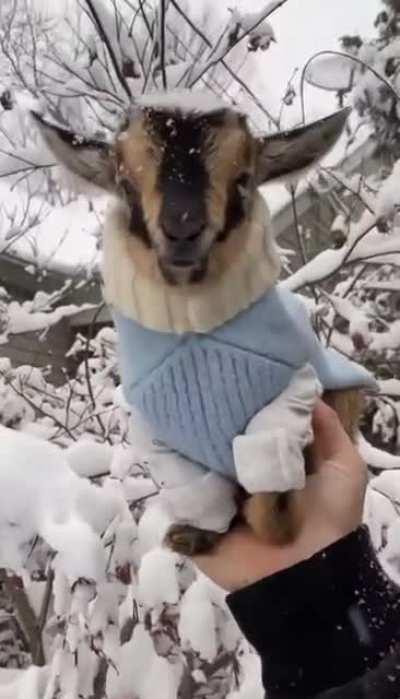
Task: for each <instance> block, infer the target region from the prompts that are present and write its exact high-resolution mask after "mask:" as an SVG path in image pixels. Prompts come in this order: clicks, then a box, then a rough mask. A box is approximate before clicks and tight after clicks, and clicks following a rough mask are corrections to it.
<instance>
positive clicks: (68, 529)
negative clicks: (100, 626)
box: [0, 427, 110, 580]
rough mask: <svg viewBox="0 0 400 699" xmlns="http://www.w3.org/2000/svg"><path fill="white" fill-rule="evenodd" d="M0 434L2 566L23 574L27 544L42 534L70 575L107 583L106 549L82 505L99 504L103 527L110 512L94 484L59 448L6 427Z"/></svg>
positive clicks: (0, 540)
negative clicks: (77, 471)
mask: <svg viewBox="0 0 400 699" xmlns="http://www.w3.org/2000/svg"><path fill="white" fill-rule="evenodd" d="M0 434H1V439H0V481H1V484H2V487H1V490H0V532H1V538H0V566H2V567H6V568H11V569H13V570H16V571H19V570H21V567H22V565H23V560H24V551H25V548H26V546H27V545H29V542H30V541H32V540H33V539H34V538H35V536H37V535H40V536H42V537H43V539H44V540H45V541H47V543H48V544H49V545H50V546H51V547H53V548H54V550H55V551H57V552H58V559H57V565H59V566H60V569H61V570H63V572H64V573H65V575H67V576H70V577H72V579H76V578H87V579H93V580H99V579H102V577H103V576H104V572H105V557H104V552H103V548H102V546H101V542H100V539H99V536H98V534H97V532H96V531H95V530H94V528H93V524H92V522H91V521H85V519H84V516H85V515H84V510H85V508H84V507H83V505H84V504H85V502H93V504H95V505H96V506H97V511H96V513H95V516H94V514H93V515H92V518H93V519H94V520H97V525H98V526H99V520H102V521H101V526H102V527H103V528H105V523H106V521H107V517H108V516H109V514H110V513H109V511H108V507H107V506H105V503H104V502H102V500H101V497H99V494H98V493H97V492H96V490H95V488H94V486H91V485H90V484H88V483H87V482H86V481H83V480H81V479H80V478H78V476H76V475H75V474H74V473H73V472H72V470H71V469H70V468H69V466H68V464H67V462H66V461H65V459H64V456H63V454H62V451H61V450H60V449H59V448H57V447H55V446H54V445H52V444H49V443H48V442H42V441H40V440H38V439H36V438H34V437H31V436H29V435H27V434H23V433H18V432H15V431H13V430H9V429H7V428H4V427H0ZM82 554H83V555H82Z"/></svg>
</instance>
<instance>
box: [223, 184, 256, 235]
mask: <svg viewBox="0 0 400 699" xmlns="http://www.w3.org/2000/svg"><path fill="white" fill-rule="evenodd" d="M248 183H249V177H248V176H247V175H242V176H241V177H240V178H239V179H238V180H236V182H234V184H233V185H232V187H231V191H230V192H229V197H228V204H227V207H226V216H225V226H224V228H223V230H222V231H221V232H220V234H219V235H218V242H220V243H222V242H224V240H226V239H227V238H228V236H229V234H230V233H231V232H232V231H233V230H234V229H235V228H237V226H239V225H240V223H242V221H243V219H244V217H245V216H246V206H245V193H243V191H242V190H243V188H245V187H246V186H247V185H248Z"/></svg>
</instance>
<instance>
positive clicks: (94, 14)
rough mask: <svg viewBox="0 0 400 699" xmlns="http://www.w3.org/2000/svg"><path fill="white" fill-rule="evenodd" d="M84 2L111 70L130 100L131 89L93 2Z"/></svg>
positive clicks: (91, 0) (89, 0) (90, 0)
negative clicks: (112, 69)
mask: <svg viewBox="0 0 400 699" xmlns="http://www.w3.org/2000/svg"><path fill="white" fill-rule="evenodd" d="M85 2H86V4H87V6H88V7H89V9H90V12H91V15H92V17H93V21H94V24H95V26H96V28H97V31H98V32H99V35H100V37H101V39H102V40H103V41H104V44H105V45H106V47H107V51H108V53H109V56H110V59H111V63H112V65H113V68H114V70H115V73H116V75H117V78H118V80H119V82H120V84H121V85H122V87H123V89H124V90H125V92H126V94H127V95H128V97H129V98H130V99H132V92H131V88H130V87H129V85H128V82H127V80H126V78H125V76H124V75H123V73H122V71H121V68H120V65H119V63H118V59H117V57H116V55H115V52H114V49H113V47H112V44H111V41H110V39H109V38H108V35H107V32H106V30H105V29H104V27H103V24H102V22H101V20H100V17H99V15H98V13H97V10H96V8H95V7H94V3H93V0H85Z"/></svg>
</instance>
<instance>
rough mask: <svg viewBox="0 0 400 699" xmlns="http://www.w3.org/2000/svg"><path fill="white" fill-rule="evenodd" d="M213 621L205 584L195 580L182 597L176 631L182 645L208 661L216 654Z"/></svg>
mask: <svg viewBox="0 0 400 699" xmlns="http://www.w3.org/2000/svg"><path fill="white" fill-rule="evenodd" d="M215 621H216V620H215V614H214V609H213V605H212V602H211V600H210V597H209V593H208V588H207V584H206V583H205V582H203V581H202V580H197V581H196V582H194V583H193V585H191V586H190V587H189V589H188V590H187V591H186V592H185V594H184V596H183V598H182V603H181V616H180V620H179V626H178V631H179V636H180V639H181V643H182V645H183V647H184V648H185V647H189V648H193V650H194V651H196V652H197V653H199V655H200V657H201V658H203V659H204V660H207V661H208V662H212V661H213V660H214V659H215V657H216V655H217V637H216V633H215Z"/></svg>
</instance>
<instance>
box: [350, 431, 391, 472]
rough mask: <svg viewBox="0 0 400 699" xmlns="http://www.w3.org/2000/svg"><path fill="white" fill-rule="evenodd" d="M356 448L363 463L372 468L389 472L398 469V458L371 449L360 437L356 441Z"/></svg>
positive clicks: (373, 448) (374, 448)
mask: <svg viewBox="0 0 400 699" xmlns="http://www.w3.org/2000/svg"><path fill="white" fill-rule="evenodd" d="M358 448H359V450H360V454H361V456H362V458H363V459H364V461H365V462H366V463H367V464H368V465H369V466H372V468H377V469H389V470H392V469H398V468H400V456H394V455H393V454H389V453H388V452H386V451H382V450H381V449H377V448H376V447H373V446H372V445H371V444H369V443H368V442H367V440H366V439H364V437H363V436H362V435H360V437H359V440H358Z"/></svg>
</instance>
